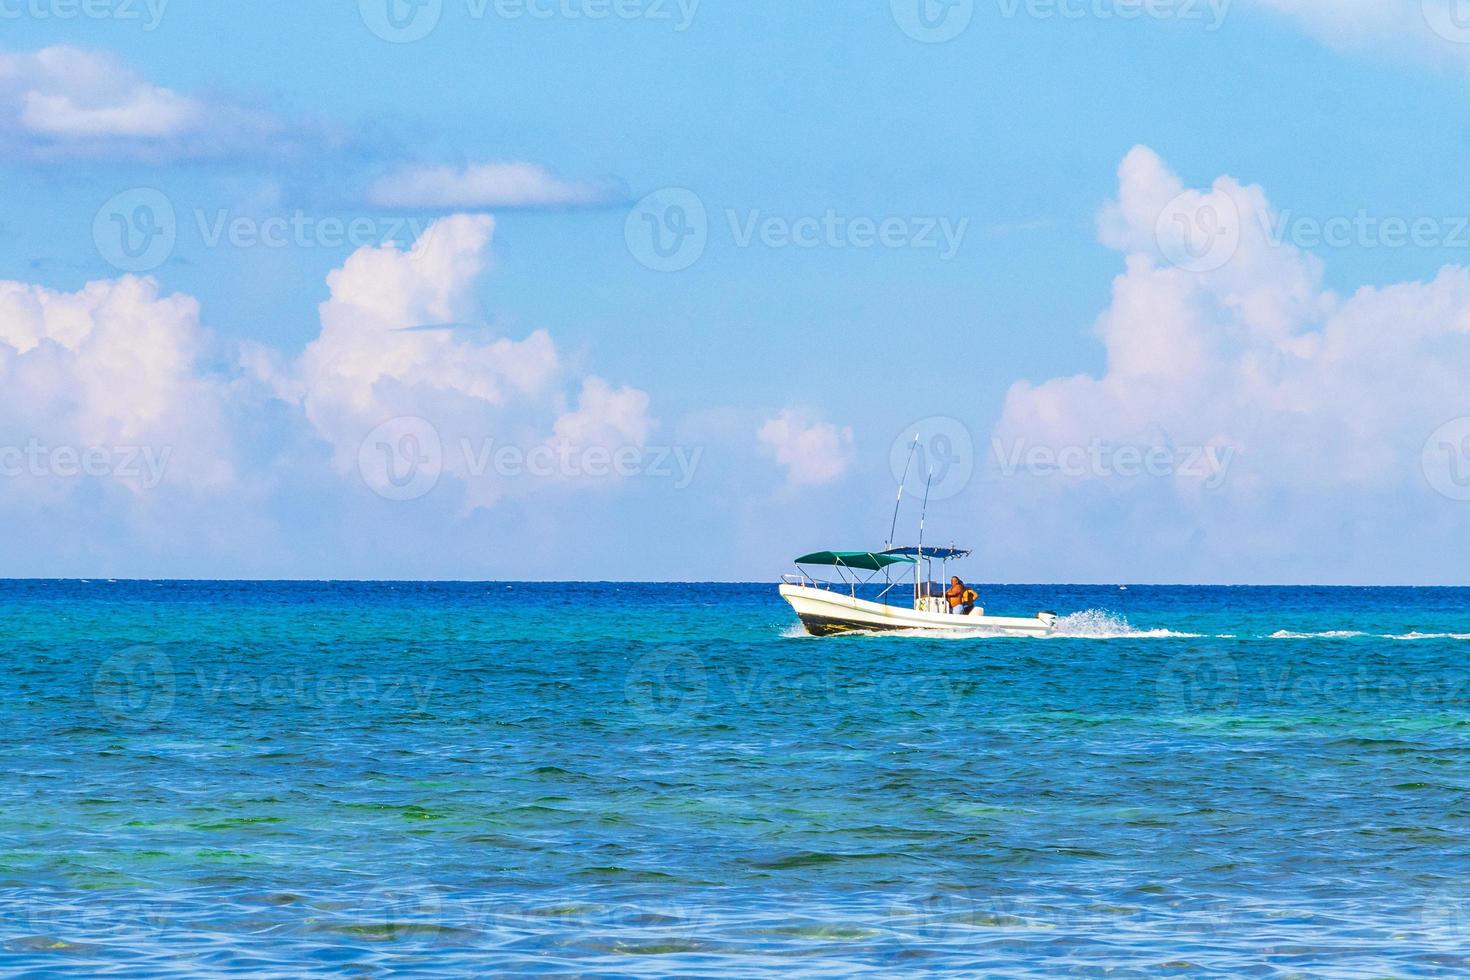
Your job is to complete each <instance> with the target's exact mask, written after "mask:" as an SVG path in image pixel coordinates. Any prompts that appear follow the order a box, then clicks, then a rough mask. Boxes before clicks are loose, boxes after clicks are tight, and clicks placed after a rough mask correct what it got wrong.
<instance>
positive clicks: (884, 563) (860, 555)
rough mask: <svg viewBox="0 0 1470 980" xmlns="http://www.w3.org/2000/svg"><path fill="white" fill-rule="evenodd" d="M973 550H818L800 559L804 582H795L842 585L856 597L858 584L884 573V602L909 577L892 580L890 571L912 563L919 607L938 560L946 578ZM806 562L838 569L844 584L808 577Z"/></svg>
mask: <svg viewBox="0 0 1470 980" xmlns="http://www.w3.org/2000/svg"><path fill="white" fill-rule="evenodd" d="M970 553H971V552H970V551H969V550H967V549H964V548H956V547H953V546H951V547H948V548H926V547H924V546H923V545H918V546H917V547H901V548H889V549H887V550H886V551H817V552H813V553H812V554H809V555H803V556H802V557H800V558H798V559H796V561H795V564H796V570H797V572H798V573H799V575H800V581H799V582H797V583H792V584H801V585H805V584H806V583H807V582H808V581H810V582H811V583H812V584H813V585H819V586H829V587H830V586H836V585H839V584H840V585H842V586H845V587H846V588H847V590H848V592H849V593H850V594H851V595H852V597H853V598H857V588H858V586H859V585H868V584H869V583H871V582H872V581H873V579H874V578H876V577H877V575H878V573H880V572H881V573H883V581H884V582H886V583H887V584H886V585H885V586H884V588H883V591H881V592H879V593H878V601H880V602H881V601H882V600H883V598H884V597H885V596H886V595H888V593H889V592H892V591H893V589H894V588H895V587H896V586H898V585H901V584H903V582H904V581H905V579H906V578H907V576H903V577H901V578H898V579H890V578H889V570H890V569H892V568H893V567H894V566H895V565H909V566H912V567H913V570H914V578H913V584H914V605H913V608H915V609H917V608H919V605H920V600H921V599H923V598H926V596H924V595H923V592H924V585H925V584H927V583H929V582H930V581H931V576H932V574H933V567H934V562H936V561H937V562H939V563H940V570H941V577H942V576H943V573H944V572H946V571H948V565H949V563H950V562H951V561H955V560H958V559H961V558H967V557H969V555H970ZM803 565H818V566H822V567H826V568H835V569H837V575H838V577H839V579H840V580H841V581H840V583H839V582H833V581H830V580H827V581H823V580H821V579H818V578H816V577H815V576H808V574H807V572H806V569H804V568H802V566H803ZM862 572H866V573H867V574H866V575H865V576H863V575H860V574H859V573H862ZM849 573H851V574H849Z"/></svg>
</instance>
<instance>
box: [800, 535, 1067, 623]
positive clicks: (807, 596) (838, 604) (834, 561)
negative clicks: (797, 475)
mask: <svg viewBox="0 0 1470 980" xmlns="http://www.w3.org/2000/svg"><path fill="white" fill-rule="evenodd" d="M968 554H969V552H968V551H961V550H959V549H957V548H923V547H918V548H890V549H888V550H886V551H879V552H870V551H819V552H816V553H815V554H810V555H805V556H803V557H801V558H798V559H796V565H797V570H798V571H797V574H795V575H786V576H783V577H782V580H781V587H780V592H781V598H783V599H785V600H786V601H787V602H789V603H790V604H791V608H792V609H794V610H795V611H796V615H797V616H799V617H800V618H801V624H802V625H803V626H804V627H806V631H807V632H808V633H811V634H812V635H813V636H831V635H833V634H837V633H867V632H880V631H890V630H941V631H945V632H951V631H955V632H958V631H974V632H983V633H992V634H999V635H1004V636H1046V635H1048V634H1049V633H1051V632H1053V631H1054V630H1055V629H1056V625H1057V616H1056V614H1055V613H1050V612H1041V613H1037V614H1036V615H1034V616H1027V617H1013V616H991V615H988V614H987V613H986V611H985V609H984V608H983V607H982V606H980V605H979V604H978V602H971V603H965V604H962V605H961V606H958V607H955V608H953V609H951V606H950V603H949V600H948V599H947V598H946V597H945V589H944V586H943V585H941V584H940V582H943V581H945V578H944V577H943V575H942V572H941V578H940V579H939V581H937V582H936V581H931V580H930V577H929V576H930V573H931V572H932V569H933V563H934V562H936V561H937V562H939V563H940V568H941V570H943V569H944V568H946V567H947V565H948V563H949V562H950V561H952V560H955V559H958V558H964V557H965V556H967V555H968ZM807 566H818V567H827V568H833V569H835V570H836V571H837V573H838V575H839V577H840V579H841V581H839V582H824V581H821V580H818V579H816V578H813V577H811V576H809V575H808V574H807V572H806V571H805V567H807ZM903 566H911V567H912V569H913V581H912V583H910V582H909V581H908V576H907V575H903V576H901V577H900V579H899V580H897V581H895V580H894V579H893V578H892V577H891V576H892V572H893V571H895V570H898V571H904V570H905V569H904V567H903ZM863 573H867V574H866V577H865V578H864V577H863ZM879 573H882V574H883V576H884V578H883V580H882V582H880V583H876V584H875V583H874V579H876V578H877V576H878V574H879ZM877 585H882V586H883V587H882V588H881V590H879V591H878V592H877V594H876V595H875V596H873V598H863V597H860V596H859V595H858V590H859V589H860V588H861V589H864V590H865V591H868V592H872V591H873V589H874V588H876V587H877ZM910 586H912V589H910ZM899 596H902V597H903V602H904V604H902V605H900V604H898V603H896V602H894V601H891V600H890V598H889V597H894V598H897V597H899ZM971 597H973V598H975V599H978V597H977V596H974V594H973V593H969V594H968V595H967V598H971ZM966 606H968V607H969V609H968V611H967V612H966V611H964V609H965V608H966Z"/></svg>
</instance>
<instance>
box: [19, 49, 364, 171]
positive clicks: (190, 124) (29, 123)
mask: <svg viewBox="0 0 1470 980" xmlns="http://www.w3.org/2000/svg"><path fill="white" fill-rule="evenodd" d="M340 142H341V138H340V136H338V135H334V134H332V133H331V132H330V131H329V129H328V128H327V127H323V126H320V125H317V124H314V123H308V122H302V121H287V120H283V119H279V118H277V117H275V116H273V115H272V114H270V113H268V112H265V111H262V110H259V109H255V108H251V107H248V106H244V105H240V104H237V103H233V102H229V101H225V100H220V99H212V98H203V97H199V96H191V95H186V94H183V93H180V92H176V91H174V90H172V89H169V88H167V87H164V86H162V85H158V84H155V83H153V82H150V81H148V80H147V79H145V78H142V77H141V76H139V75H138V74H137V73H136V72H134V71H133V70H132V69H131V68H129V67H128V66H127V65H126V64H124V63H123V62H122V61H120V60H119V59H117V58H116V57H114V56H112V55H110V54H106V53H102V52H97V51H89V50H84V49H81V48H75V47H67V46H58V47H51V48H43V49H41V50H39V51H34V52H0V153H4V154H5V155H7V156H10V157H12V158H16V159H21V160H28V161H56V160H68V159H108V160H115V159H117V158H119V157H122V158H126V159H132V160H138V161H143V162H149V163H165V162H170V161H175V160H199V159H217V158H221V157H228V156H235V155H248V156H260V155H272V156H286V155H290V154H292V153H294V152H299V151H301V150H304V149H321V148H323V147H327V146H331V145H335V144H338V143H340Z"/></svg>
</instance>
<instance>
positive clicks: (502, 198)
mask: <svg viewBox="0 0 1470 980" xmlns="http://www.w3.org/2000/svg"><path fill="white" fill-rule="evenodd" d="M616 197H617V193H616V190H615V189H614V188H612V187H611V186H609V185H607V184H596V183H589V182H586V181H571V180H564V179H562V178H561V177H558V176H556V175H555V174H553V173H552V172H551V171H549V170H547V169H546V168H545V167H543V166H541V165H540V164H537V163H526V162H521V161H492V162H487V163H470V164H466V165H465V166H463V167H448V166H405V167H400V168H399V169H397V170H394V171H393V172H391V173H389V174H387V175H385V176H383V177H381V178H380V179H379V180H377V181H376V182H375V183H374V184H373V185H372V187H371V188H370V189H369V191H368V199H369V201H371V203H373V204H374V205H377V206H378V207H385V208H424V209H429V210H454V209H477V208H489V209H506V208H575V207H592V206H596V205H601V204H607V203H609V202H610V201H613V200H615V199H616Z"/></svg>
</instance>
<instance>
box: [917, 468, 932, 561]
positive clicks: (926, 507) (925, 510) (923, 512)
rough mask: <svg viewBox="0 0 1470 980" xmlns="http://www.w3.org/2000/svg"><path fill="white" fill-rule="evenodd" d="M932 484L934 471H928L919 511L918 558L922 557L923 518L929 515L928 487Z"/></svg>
mask: <svg viewBox="0 0 1470 980" xmlns="http://www.w3.org/2000/svg"><path fill="white" fill-rule="evenodd" d="M933 483H934V471H933V470H930V471H929V478H928V479H927V480H925V481H924V506H923V508H922V509H921V510H920V511H919V557H920V558H923V557H924V518H925V517H926V516H927V515H928V513H929V487H930V486H931V485H932V484H933Z"/></svg>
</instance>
